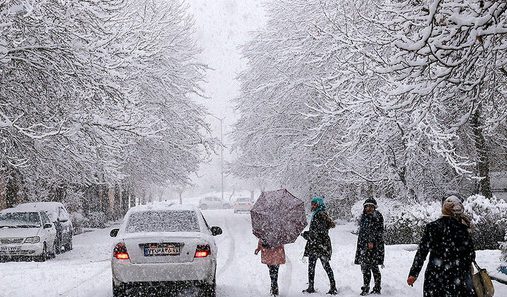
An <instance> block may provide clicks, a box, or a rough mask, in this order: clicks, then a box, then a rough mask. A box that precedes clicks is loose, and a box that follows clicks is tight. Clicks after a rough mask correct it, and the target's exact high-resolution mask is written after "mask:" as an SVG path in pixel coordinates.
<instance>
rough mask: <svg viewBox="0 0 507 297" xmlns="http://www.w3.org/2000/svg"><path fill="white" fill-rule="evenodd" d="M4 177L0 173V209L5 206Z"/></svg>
mask: <svg viewBox="0 0 507 297" xmlns="http://www.w3.org/2000/svg"><path fill="white" fill-rule="evenodd" d="M5 194H6V178H5V176H4V175H2V174H0V210H2V209H4V208H6V207H7V200H6V195H5Z"/></svg>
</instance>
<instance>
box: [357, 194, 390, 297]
mask: <svg viewBox="0 0 507 297" xmlns="http://www.w3.org/2000/svg"><path fill="white" fill-rule="evenodd" d="M376 209H377V201H376V200H375V199H373V198H369V199H366V201H365V202H364V203H363V214H362V215H361V221H360V223H359V236H358V238H357V249H356V258H355V261H354V263H355V264H358V265H361V272H362V273H363V286H362V287H361V294H360V295H361V296H364V295H367V294H369V293H370V292H369V291H370V281H371V275H372V273H373V278H374V279H375V286H374V287H373V290H372V291H371V294H380V290H381V278H382V276H381V274H380V269H379V265H384V218H383V217H382V214H381V213H380V212H379V211H377V210H376Z"/></svg>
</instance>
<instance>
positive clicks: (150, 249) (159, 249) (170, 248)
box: [144, 243, 180, 257]
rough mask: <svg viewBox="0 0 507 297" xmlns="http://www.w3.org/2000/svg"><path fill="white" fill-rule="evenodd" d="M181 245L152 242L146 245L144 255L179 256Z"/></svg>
mask: <svg viewBox="0 0 507 297" xmlns="http://www.w3.org/2000/svg"><path fill="white" fill-rule="evenodd" d="M179 254H180V247H179V246H176V245H172V244H163V243H162V244H150V245H147V246H145V247H144V256H146V257H149V256H177V255H179Z"/></svg>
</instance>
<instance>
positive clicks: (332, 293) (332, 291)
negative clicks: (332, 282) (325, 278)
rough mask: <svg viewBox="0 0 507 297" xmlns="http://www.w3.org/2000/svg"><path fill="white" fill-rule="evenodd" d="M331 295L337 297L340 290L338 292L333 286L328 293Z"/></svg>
mask: <svg viewBox="0 0 507 297" xmlns="http://www.w3.org/2000/svg"><path fill="white" fill-rule="evenodd" d="M327 293H328V294H330V295H336V294H338V290H336V286H331V289H329V292H327Z"/></svg>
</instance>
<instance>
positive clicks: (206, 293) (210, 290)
mask: <svg viewBox="0 0 507 297" xmlns="http://www.w3.org/2000/svg"><path fill="white" fill-rule="evenodd" d="M200 293H201V297H216V295H217V279H216V276H215V277H213V283H212V284H208V283H207V282H204V283H203V284H202V287H201V292H200Z"/></svg>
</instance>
